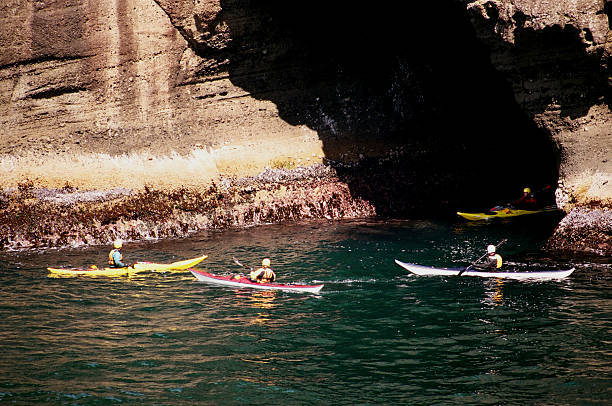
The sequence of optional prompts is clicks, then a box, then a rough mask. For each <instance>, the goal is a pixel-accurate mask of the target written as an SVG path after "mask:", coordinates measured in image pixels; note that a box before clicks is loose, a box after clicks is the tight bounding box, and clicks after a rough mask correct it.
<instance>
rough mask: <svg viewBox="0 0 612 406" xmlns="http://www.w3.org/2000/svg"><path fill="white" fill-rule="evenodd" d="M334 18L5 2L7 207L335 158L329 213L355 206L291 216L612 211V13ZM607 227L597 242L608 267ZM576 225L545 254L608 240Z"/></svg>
mask: <svg viewBox="0 0 612 406" xmlns="http://www.w3.org/2000/svg"><path fill="white" fill-rule="evenodd" d="M329 3H330V2H323V1H316V0H315V1H312V2H308V3H304V4H294V3H292V2H282V1H275V0H270V1H262V2H252V1H240V0H207V1H189V0H183V1H169V0H157V1H153V0H100V1H96V2H88V1H84V0H63V1H26V0H8V1H5V2H2V4H0V23H1V24H2V25H1V28H0V46H1V47H2V50H3V52H2V53H1V54H0V136H1V138H0V154H1V155H0V171H1V172H2V175H1V177H0V179H1V182H0V183H1V185H0V186H1V187H2V188H3V189H5V190H6V191H7V193H8V194H7V196H8V197H7V198H6V199H5V201H7V202H8V201H10V200H11V199H14V198H16V197H15V196H16V195H10V193H13V194H15V193H19V192H22V193H23V194H24V195H26V196H29V195H28V193H29V191H30V189H31V188H32V187H37V188H40V187H42V188H64V190H65V191H68V192H72V191H74V190H80V191H94V190H114V189H113V188H117V187H119V188H125V189H129V190H132V191H134V192H133V193H143V190H144V188H145V186H146V187H147V190H150V188H153V189H155V190H159V191H163V192H164V193H168V195H171V194H172V193H174V192H175V190H176V189H178V188H186V189H188V190H192V191H195V192H194V193H202V194H203V193H204V192H205V191H207V190H210V189H209V188H210V187H211V184H212V182H216V183H215V184H217V185H222V184H224V183H223V182H227V179H234V180H236V179H240V178H243V177H249V176H254V175H256V174H258V173H260V172H261V171H262V170H264V169H265V168H266V167H268V168H272V169H274V168H277V169H278V170H292V168H299V167H304V166H309V165H319V164H321V163H324V164H325V165H327V166H328V167H331V168H333V172H334V174H333V175H330V176H327V175H326V177H325V179H327V180H326V181H325V182H326V184H328V185H330V186H329V188H330V189H329V191H328V193H327V194H326V195H325V196H327V197H326V198H325V200H326V201H327V202H328V203H330V204H331V205H332V206H333V205H334V204H332V203H331V202H332V201H336V204H340V205H341V206H342V205H343V207H345V210H341V211H338V210H336V211H333V210H332V211H330V212H326V211H325V210H323V211H321V212H318V211H316V210H315V211H311V210H307V211H304V210H302V209H300V210H294V211H293V212H294V213H302V215H303V216H315V217H316V216H332V217H333V216H337V217H343V216H356V215H371V214H373V213H374V211H376V212H377V213H378V214H383V215H385V214H389V215H395V216H402V215H410V213H413V212H414V211H415V210H419V211H422V210H424V209H427V210H430V211H435V212H437V213H439V212H441V211H443V212H449V213H452V212H453V210H454V209H456V208H457V207H470V206H472V207H476V205H480V206H482V205H488V204H494V203H496V202H499V201H500V200H502V199H510V198H512V197H514V196H515V195H516V194H517V193H518V192H519V191H520V190H521V189H522V187H523V186H525V185H530V186H531V187H532V188H539V187H543V186H545V185H548V184H553V185H555V186H558V188H557V202H558V204H559V205H560V206H561V207H562V208H563V209H564V210H565V211H566V212H568V213H570V212H571V211H572V210H574V209H577V210H578V209H580V210H578V211H575V212H574V214H573V215H572V216H574V217H575V216H578V217H580V218H582V219H584V218H585V216H587V217H588V216H591V215H593V213H597V215H598V216H599V215H600V214H601V213H604V212H605V211H606V209H607V208H609V207H610V206H611V198H612V183H611V182H609V181H610V177H611V173H612V168H611V164H610V145H612V134H611V133H612V131H611V127H612V126H611V125H610V118H611V117H610V115H611V113H610V87H611V85H612V84H611V80H610V73H609V58H610V51H611V47H612V45H611V44H612V41H611V37H610V25H609V24H610V23H609V14H610V11H611V6H610V3H609V2H603V1H595V0H579V1H571V2H570V1H560V2H556V3H554V4H552V3H548V2H547V3H543V2H539V1H535V0H511V1H493V0H490V1H482V0H479V1H467V0H454V1H452V0H448V1H443V2H441V3H439V2H436V4H427V3H428V2H421V3H423V4H421V3H418V4H416V5H415V4H411V5H410V6H409V8H408V9H407V10H406V9H405V8H404V7H403V6H402V5H401V4H395V2H385V3H382V4H377V5H376V7H373V6H372V5H369V6H367V5H363V6H361V5H356V4H354V3H353V2H348V1H339V2H331V3H332V4H329ZM314 172H315V173H316V172H317V171H314ZM317 176H318V175H315V178H316V179H318V178H317ZM300 179H305V178H300ZM270 182H271V183H270ZM265 183H266V184H268V185H269V184H272V183H274V181H273V179H269V178H266V182H265ZM277 183H278V182H277ZM488 184H496V185H497V186H498V187H497V189H496V191H494V192H493V193H490V192H489V193H487V194H486V196H483V187H482V186H483V185H488ZM257 185H260V186H252V185H251V186H248V187H249V188H251V187H254V188H258V187H262V186H261V183H257ZM332 185H333V186H332ZM266 187H269V186H266ZM280 187H281V185H280V184H278V185H277V186H276V188H277V190H280ZM302 187H303V188H304V189H303V190H305V191H312V190H314V189H313V188H314V187H315V184H313V183H309V182H308V181H303V183H302ZM11 188H17V189H16V190H17V191H16V192H12V190H13V189H11ZM230 189H231V187H230V188H227V189H224V190H225V192H224V193H229V194H232V193H233V192H231V193H230V192H229V190H230ZM332 189H333V190H334V191H332ZM346 191H348V193H346ZM236 193H238V192H236ZM274 193H276V192H274ZM111 195H112V194H111ZM127 195H129V193H127ZM112 196H115V195H112ZM122 196H124V195H122ZM236 196H237V195H236ZM292 196H293V195H292ZM311 196H312V198H314V196H319V197H320V195H319V194H317V193H314V194H312V195H311ZM332 196H335V197H333V198H332ZM175 197H176V196H175ZM114 198H116V196H115V197H114ZM123 198H125V196H124V197H123ZM294 198H295V199H298V198H297V197H294ZM299 199H302V200H301V203H299V204H298V203H296V204H298V205H300V207H302V208H304V207H306V206H308V204H307V203H305V201H306V200H307V198H306V200H304V199H303V196H302V197H300V198H299ZM299 199H298V200H299ZM338 199H341V200H342V203H338ZM26 200H27V199H26ZM282 200H283V198H281V200H280V201H282ZM248 201H251V200H248ZM230 202H231V204H230ZM241 202H243V201H242V200H241V199H240V198H231V199H226V203H224V205H222V206H224V207H226V208H228V207H230V206H232V205H234V204H235V205H237V206H236V207H238V206H240V204H242V203H241ZM251 202H252V201H251ZM293 202H294V203H295V202H296V200H294V201H293ZM365 202H368V203H365ZM304 204H305V206H304ZM364 205H365V206H364ZM3 206H6V207H8V203H7V204H5V205H3ZM204 206H206V205H204ZM213 206H214V205H213ZM96 207H97V206H96ZM181 207H182V206H181ZM198 207H200V208H201V209H202V210H204V208H202V207H203V206H198ZM206 207H208V206H206ZM366 207H367V208H366ZM349 208H352V209H349ZM584 208H588V210H586V211H585V210H584ZM90 209H91V210H94V209H92V208H90ZM7 210H8V209H7ZM96 210H97V209H96ZM228 210H230V209H228ZM283 210H285V209H282V210H280V211H279V216H280V217H282V213H289V212H291V210H288V211H287V210H285V211H283ZM238 211H239V210H238ZM187 212H189V211H187ZM306 212H308V214H307V215H306V214H304V213H306ZM181 213H184V212H183V211H181V210H179V211H178V212H176V213H175V214H174V215H175V217H176V216H179V217H180V216H181V215H182V214H181ZM202 213H204V212H202ZM228 213H229V212H228ZM233 213H234V214H235V213H236V212H233ZM317 213H318V214H317ZM330 213H331V214H330ZM334 213H335V214H334ZM131 216H132V218H136V219H137V218H138V214H137V213H136V214H132V215H131ZM247 217H248V216H247ZM298 217H299V216H298ZM574 217H572V218H574ZM5 218H8V212H7V213H5ZM211 218H212V217H211ZM249 218H250V217H249ZM598 218H607V219H608V220H606V221H604V223H603V224H600V223H597V224H599V225H598V226H597V227H599V228H598V230H597V232H598V235H599V237H598V239H597V241H596V242H595V243H593V242H589V243H588V244H586V245H587V246H588V247H590V248H589V249H590V250H591V251H595V252H599V253H604V254H605V253H608V254H609V253H610V251H611V250H612V244H611V241H610V235H611V232H610V229H611V228H612V220H610V219H609V216H608V217H606V216H605V215H603V217H598ZM124 220H125V219H124ZM192 220H193V219H192ZM192 220H189V221H187V223H189V224H195V225H194V226H193V228H197V227H208V226H210V224H213V223H214V224H217V223H215V222H214V221H213V222H212V223H210V222H207V221H192ZM7 221H8V220H7ZM82 221H85V220H82ZM117 221H119V220H118V219H109V220H108V223H107V224H106V225H105V227H107V229H105V230H106V231H105V232H108V233H109V234H108V238H111V237H112V235H111V234H112V233H113V231H112V230H114V229H116V228H117V227H114V226H113V224H115V225H116V224H118V223H117ZM190 221H192V222H191V223H190ZM245 221H247V222H248V221H251V222H252V221H253V220H252V219H251V220H245ZM238 223H240V221H238ZM185 224H186V223H185ZM566 224H567V225H565V226H563V225H562V226H563V227H564V228H563V229H560V230H559V232H558V233H557V236H555V237H553V238H552V239H551V244H550V248H559V247H561V248H563V249H577V250H585V248H584V246H582V245H581V246H579V245H572V244H568V243H567V242H568V241H570V240H572V238H576V239H577V240H580V241H583V242H584V241H585V236H586V235H587V234H588V233H589V230H593V228H592V227H593V226H590V227H589V228H586V229H584V228H581V227H578V222H576V221H574V222H573V223H572V222H571V221H568V222H566ZM572 224H575V225H576V226H573V225H572ZM581 224H585V222H584V221H582V222H581ZM589 224H593V222H589ZM49 227H51V226H49ZM100 227H102V226H100ZM138 227H141V228H142V226H138ZM138 227H136V226H133V227H132V228H130V230H131V231H130V232H131V233H132V234H131V235H130V236H131V237H132V238H139V236H142V235H143V234H146V232H145V231H135V230H137V229H138V230H140V229H139V228H138ZM22 228H23V227H22ZM51 228H52V227H51ZM187 228H189V227H187ZM98 229H99V227H98ZM98 229H96V227H94V228H92V229H90V230H89V231H88V232H89V233H90V234H91V233H95V232H96V230H98ZM11 230H12V231H11V233H14V234H15V235H16V234H19V227H17V226H15V227H13V228H11ZM572 230H577V231H576V233H577V234H576V233H574V234H572V232H573V231H572ZM585 230H586V231H585ZM57 231H58V230H55V232H57ZM125 232H126V233H127V232H128V231H125ZM71 233H73V234H75V233H76V234H75V235H77V237H74V238H75V239H77V240H78V239H79V238H80V240H84V238H82V236H81V237H78V235H79V232H77V231H73V232H71ZM169 233H170V232H169ZM568 233H569V234H568ZM170 234H172V233H170ZM35 235H39V236H41V235H46V234H45V232H44V230H37V233H34V234H31V238H33V239H35V238H38V237H35ZM105 235H106V234H105ZM158 235H159V236H161V237H163V236H164V233H163V232H161V234H158ZM570 235H572V237H570ZM22 237H23V236H22ZM23 238H25V237H23ZM71 238H72V237H71ZM25 239H27V238H25ZM47 240H48V241H51V240H49V239H47ZM58 241H59V240H58ZM64 242H65V241H64ZM48 244H51V245H52V244H54V243H53V242H49V243H48ZM6 245H10V243H8V242H7V243H5V246H6ZM22 245H25V246H27V245H28V243H27V242H25V241H23V242H22Z"/></svg>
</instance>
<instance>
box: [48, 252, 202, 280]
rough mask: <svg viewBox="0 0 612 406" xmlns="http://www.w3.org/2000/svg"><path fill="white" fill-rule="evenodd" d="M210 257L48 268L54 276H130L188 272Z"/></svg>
mask: <svg viewBox="0 0 612 406" xmlns="http://www.w3.org/2000/svg"><path fill="white" fill-rule="evenodd" d="M206 258H208V255H203V256H201V257H196V258H192V259H186V260H182V261H177V262H173V263H171V264H156V263H154V262H136V263H135V264H134V265H133V267H125V268H97V267H95V266H92V267H91V268H88V269H79V268H47V270H48V271H49V272H50V273H51V275H52V276H83V275H85V276H111V277H113V276H130V275H134V274H135V273H138V272H146V271H153V272H187V271H188V269H189V268H191V267H193V266H196V265H197V264H199V263H200V262H202V261H203V260H205V259H206Z"/></svg>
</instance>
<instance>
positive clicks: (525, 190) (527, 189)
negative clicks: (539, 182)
mask: <svg viewBox="0 0 612 406" xmlns="http://www.w3.org/2000/svg"><path fill="white" fill-rule="evenodd" d="M523 193H531V189H529V188H528V187H526V188H525V189H523Z"/></svg>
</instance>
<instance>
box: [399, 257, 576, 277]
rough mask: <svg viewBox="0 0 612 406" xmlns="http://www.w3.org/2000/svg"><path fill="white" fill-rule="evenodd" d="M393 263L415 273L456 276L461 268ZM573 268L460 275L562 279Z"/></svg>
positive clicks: (473, 270) (473, 271) (466, 273)
mask: <svg viewBox="0 0 612 406" xmlns="http://www.w3.org/2000/svg"><path fill="white" fill-rule="evenodd" d="M395 263H396V264H398V265H399V266H401V267H402V268H404V269H406V270H408V271H410V272H412V273H413V274H416V275H439V276H440V275H446V276H457V275H459V272H461V271H463V270H464V269H465V268H466V267H462V268H434V267H431V266H423V265H417V264H408V263H406V262H402V261H398V260H397V259H396V260H395ZM574 269H575V268H571V269H567V270H550V271H549V270H534V271H527V272H525V271H511V270H508V271H499V270H498V271H481V270H477V269H470V270H467V271H465V272H463V273H462V274H461V276H480V277H482V278H507V279H562V278H566V277H568V276H569V275H571V273H572V272H574Z"/></svg>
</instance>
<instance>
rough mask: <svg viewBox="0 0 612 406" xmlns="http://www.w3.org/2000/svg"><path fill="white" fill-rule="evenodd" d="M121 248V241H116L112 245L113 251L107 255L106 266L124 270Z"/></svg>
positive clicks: (125, 265)
mask: <svg viewBox="0 0 612 406" xmlns="http://www.w3.org/2000/svg"><path fill="white" fill-rule="evenodd" d="M121 248H123V241H121V240H119V239H117V240H115V242H114V243H113V249H112V250H111V251H110V252H109V253H108V265H109V266H110V267H111V268H124V267H127V266H128V265H127V264H124V263H123V254H121Z"/></svg>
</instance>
